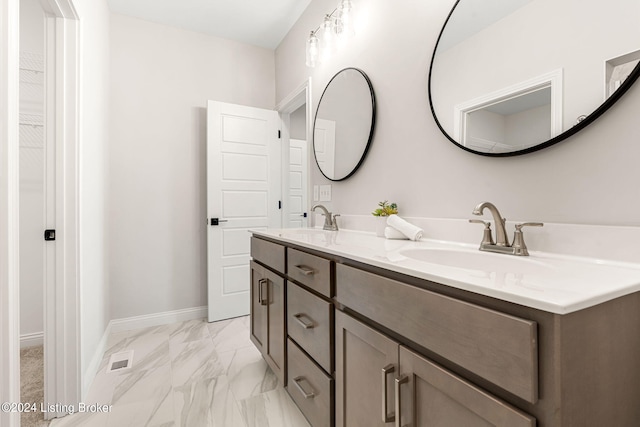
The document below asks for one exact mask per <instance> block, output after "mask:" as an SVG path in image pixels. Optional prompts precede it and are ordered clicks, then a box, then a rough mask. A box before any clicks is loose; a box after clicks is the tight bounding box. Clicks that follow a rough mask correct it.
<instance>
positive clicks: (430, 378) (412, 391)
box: [395, 346, 536, 427]
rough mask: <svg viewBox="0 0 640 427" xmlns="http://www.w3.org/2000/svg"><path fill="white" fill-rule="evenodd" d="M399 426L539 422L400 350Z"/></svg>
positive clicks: (525, 426)
mask: <svg viewBox="0 0 640 427" xmlns="http://www.w3.org/2000/svg"><path fill="white" fill-rule="evenodd" d="M400 372H401V375H399V376H398V378H397V379H396V380H395V383H396V384H395V388H396V404H397V406H401V408H402V409H401V410H399V409H400V408H398V407H397V408H396V411H397V412H400V413H401V419H400V423H399V425H401V426H412V427H451V426H465V427H492V426H495V427H534V426H535V425H536V420H535V419H534V418H533V417H531V416H530V415H528V414H525V413H523V412H521V411H519V410H518V409H516V408H514V407H512V406H510V405H508V404H507V403H505V402H503V401H501V400H500V399H498V398H496V397H495V396H493V395H491V394H489V393H487V392H486V391H484V390H482V389H480V388H478V387H476V386H475V385H473V384H471V383H469V382H467V381H466V380H464V379H462V378H460V377H458V376H457V375H455V374H453V373H451V372H449V371H448V370H446V369H444V368H442V367H441V366H439V365H437V364H435V363H434V362H432V361H430V360H428V359H426V358H424V357H422V356H420V355H418V354H416V353H414V352H412V351H411V350H409V349H407V348H405V347H402V346H401V347H400Z"/></svg>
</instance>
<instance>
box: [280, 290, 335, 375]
mask: <svg viewBox="0 0 640 427" xmlns="http://www.w3.org/2000/svg"><path fill="white" fill-rule="evenodd" d="M332 313H333V305H332V304H331V303H329V302H327V301H324V300H322V299H321V298H319V297H317V296H315V295H313V294H312V293H311V292H308V291H305V290H304V289H302V288H301V287H300V286H298V285H296V284H294V283H292V282H290V283H289V286H288V287H287V324H288V331H289V336H290V337H291V338H293V339H294V340H295V342H296V343H297V344H298V345H299V346H300V347H302V348H303V349H304V351H306V352H307V353H308V354H309V355H310V356H311V357H312V358H313V359H315V361H316V362H317V363H318V364H319V365H320V366H321V367H322V368H324V370H325V371H327V372H333V364H332V363H331V362H332V358H331V350H332V348H333V347H332V346H331V332H332V331H333V327H332V324H333V323H332V317H333V316H332Z"/></svg>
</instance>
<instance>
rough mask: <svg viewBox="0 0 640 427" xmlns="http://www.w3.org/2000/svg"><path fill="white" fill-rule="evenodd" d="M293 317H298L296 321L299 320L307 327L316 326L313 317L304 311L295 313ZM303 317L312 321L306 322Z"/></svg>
mask: <svg viewBox="0 0 640 427" xmlns="http://www.w3.org/2000/svg"><path fill="white" fill-rule="evenodd" d="M293 317H294V319H296V322H298V323H299V324H300V325H301V326H302V327H303V328H305V329H313V328H314V327H315V323H314V321H313V319H312V318H310V317H309V316H307V315H306V314H304V313H296V314H294V315H293ZM302 317H306V318H307V319H309V320H310V322H305V321H304V320H302Z"/></svg>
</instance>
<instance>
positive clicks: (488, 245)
mask: <svg viewBox="0 0 640 427" xmlns="http://www.w3.org/2000/svg"><path fill="white" fill-rule="evenodd" d="M485 208H487V209H489V212H491V215H493V221H494V222H495V224H496V242H495V243H494V242H493V236H492V235H491V223H490V222H486V221H481V220H478V219H470V220H469V222H473V223H481V224H484V227H485V228H484V235H483V236H482V242H481V243H480V250H481V251H489V252H498V253H502V254H510V255H518V256H527V255H529V251H528V249H527V245H526V244H525V243H524V234H522V227H527V226H528V227H542V226H543V225H544V224H543V223H541V222H525V223H522V224H516V225H515V227H516V231H515V233H514V234H513V243H512V244H511V243H509V239H508V238H507V232H506V228H505V222H506V219H504V218H503V217H502V215H500V212H499V211H498V208H496V206H495V205H494V204H493V203H489V202H482V203H480V204H479V205H478V206H476V207H475V209H474V210H473V212H472V213H473V214H474V215H482V213H483V212H484V209H485Z"/></svg>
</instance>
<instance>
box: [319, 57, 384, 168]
mask: <svg viewBox="0 0 640 427" xmlns="http://www.w3.org/2000/svg"><path fill="white" fill-rule="evenodd" d="M374 125H375V96H374V93H373V87H372V86H371V82H370V81H369V78H368V77H367V75H366V74H365V73H364V72H362V71H361V70H358V69H356V68H346V69H344V70H342V71H340V72H339V73H337V74H336V75H335V76H333V78H332V79H331V81H330V82H329V83H328V84H327V87H326V88H325V90H324V92H323V93H322V97H321V98H320V103H319V104H318V110H317V111H316V118H315V121H314V125H313V152H314V155H315V158H316V163H317V164H318V168H320V171H321V172H322V174H323V175H324V176H325V177H327V178H328V179H330V180H332V181H341V180H343V179H346V178H348V177H349V176H351V175H353V173H355V171H356V170H357V169H358V167H359V166H360V164H362V161H363V160H364V157H365V156H366V154H367V150H368V148H369V145H370V144H371V139H372V137H373V129H374Z"/></svg>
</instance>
